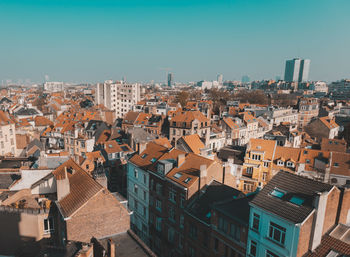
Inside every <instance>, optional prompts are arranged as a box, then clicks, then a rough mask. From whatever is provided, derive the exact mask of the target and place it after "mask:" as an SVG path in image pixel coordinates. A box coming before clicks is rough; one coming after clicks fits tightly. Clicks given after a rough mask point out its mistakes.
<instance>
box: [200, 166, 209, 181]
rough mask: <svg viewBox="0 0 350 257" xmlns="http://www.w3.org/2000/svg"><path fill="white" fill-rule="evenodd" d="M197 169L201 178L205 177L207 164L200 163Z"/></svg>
mask: <svg viewBox="0 0 350 257" xmlns="http://www.w3.org/2000/svg"><path fill="white" fill-rule="evenodd" d="M199 170H200V176H201V178H205V177H206V176H207V165H206V164H202V165H201V166H200V167H199Z"/></svg>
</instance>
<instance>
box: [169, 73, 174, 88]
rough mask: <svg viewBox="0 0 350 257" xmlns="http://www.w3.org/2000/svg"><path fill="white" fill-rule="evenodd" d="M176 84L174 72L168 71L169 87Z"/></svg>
mask: <svg viewBox="0 0 350 257" xmlns="http://www.w3.org/2000/svg"><path fill="white" fill-rule="evenodd" d="M173 84H174V74H172V73H168V87H171V86H172V85H173Z"/></svg>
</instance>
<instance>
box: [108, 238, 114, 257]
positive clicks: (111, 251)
mask: <svg viewBox="0 0 350 257" xmlns="http://www.w3.org/2000/svg"><path fill="white" fill-rule="evenodd" d="M108 253H109V257H115V243H114V242H113V241H112V239H108Z"/></svg>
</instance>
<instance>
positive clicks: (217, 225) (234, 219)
mask: <svg viewBox="0 0 350 257" xmlns="http://www.w3.org/2000/svg"><path fill="white" fill-rule="evenodd" d="M253 197H254V195H253V194H252V195H250V196H248V197H247V196H245V195H244V194H243V193H242V192H241V191H239V190H237V189H234V188H232V187H229V186H227V185H224V184H221V183H219V182H217V181H212V182H211V183H210V184H209V185H207V186H205V187H204V188H203V190H202V191H201V195H199V196H198V197H196V198H195V199H194V200H193V201H192V202H191V203H189V204H188V206H187V207H186V208H185V218H184V220H185V222H184V228H183V233H184V241H183V242H181V244H179V248H183V249H184V253H185V256H191V257H200V256H203V257H206V256H208V257H209V256H213V257H221V256H234V257H243V256H245V253H246V245H247V239H248V227H249V202H250V201H251V200H252V198H253Z"/></svg>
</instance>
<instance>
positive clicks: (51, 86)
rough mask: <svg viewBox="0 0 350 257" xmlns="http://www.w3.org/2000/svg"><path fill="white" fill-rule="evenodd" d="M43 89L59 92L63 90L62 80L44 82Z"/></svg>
mask: <svg viewBox="0 0 350 257" xmlns="http://www.w3.org/2000/svg"><path fill="white" fill-rule="evenodd" d="M44 90H46V91H50V92H60V91H63V90H64V83H63V82H45V84H44Z"/></svg>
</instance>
